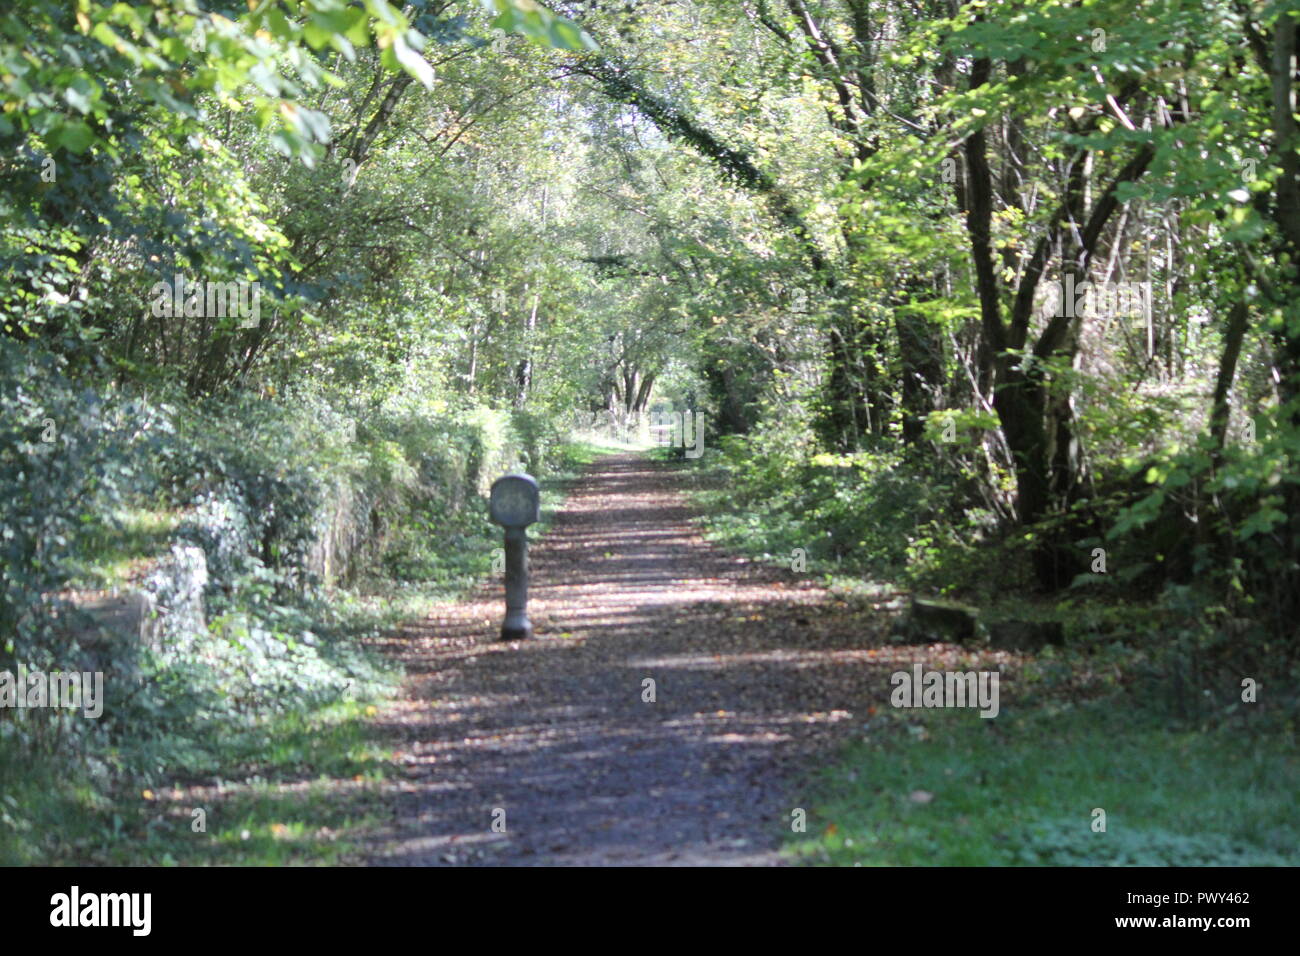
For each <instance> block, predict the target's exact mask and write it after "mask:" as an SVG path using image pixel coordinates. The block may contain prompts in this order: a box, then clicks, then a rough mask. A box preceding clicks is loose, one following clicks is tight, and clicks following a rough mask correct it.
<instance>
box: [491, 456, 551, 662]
mask: <svg viewBox="0 0 1300 956" xmlns="http://www.w3.org/2000/svg"><path fill="white" fill-rule="evenodd" d="M488 513H489V515H491V517H492V520H493V521H495V522H496V523H497V524H499V525H501V526H502V527H503V528H505V529H506V619H505V623H504V624H502V625H501V640H503V641H519V640H525V639H527V638H530V637H532V636H533V625H532V624H530V623H529V621H528V532H527V531H526V530H525V529H526V528H527V527H528V526H529V525H530V524H532V523H533V522H535V521H537V520H538V518H540V517H541V498H540V496H539V495H538V491H537V480H536V479H535V478H533V477H532V476H531V475H506V476H504V477H502V478H498V479H497V480H496V481H494V482H493V483H492V493H491V495H490V497H489V499H488Z"/></svg>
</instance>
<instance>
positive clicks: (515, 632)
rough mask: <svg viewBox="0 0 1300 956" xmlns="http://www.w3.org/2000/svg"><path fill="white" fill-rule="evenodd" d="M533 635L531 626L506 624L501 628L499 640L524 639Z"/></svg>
mask: <svg viewBox="0 0 1300 956" xmlns="http://www.w3.org/2000/svg"><path fill="white" fill-rule="evenodd" d="M532 636H533V626H532V625H531V624H525V625H524V626H523V627H519V626H517V625H508V626H506V627H503V628H501V640H503V641H526V640H528V639H529V638H531V637H532Z"/></svg>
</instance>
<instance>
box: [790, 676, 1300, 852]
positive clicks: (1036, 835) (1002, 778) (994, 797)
mask: <svg viewBox="0 0 1300 956" xmlns="http://www.w3.org/2000/svg"><path fill="white" fill-rule="evenodd" d="M920 713H922V712H918V711H892V712H891V713H890V714H889V715H887V717H886V718H883V719H882V720H880V721H877V722H876V723H877V724H879V725H882V726H878V727H876V728H875V729H873V730H869V731H868V734H869V736H868V738H867V739H866V740H864V741H863V742H861V743H859V744H856V745H854V746H852V747H850V748H849V749H848V750H847V751H846V752H845V753H844V754H843V755H842V757H841V759H840V760H839V761H837V763H836V764H835V765H834V766H833V767H832V768H830V769H829V770H826V771H824V772H823V773H822V774H820V775H819V776H818V777H817V778H816V779H815V780H814V781H812V782H811V783H810V786H811V791H812V793H813V794H814V796H813V797H812V798H811V800H810V801H809V804H807V808H808V825H807V832H806V833H805V834H793V835H792V837H791V839H790V845H789V847H788V852H789V853H790V854H791V856H792V857H793V858H795V859H797V860H800V861H802V862H805V863H811V864H823V865H825V864H829V865H840V866H854V865H861V866H914V865H947V866H975V865H979V866H983V865H1004V866H1005V865H1013V866H1015V865H1058V866H1062V865H1084V866H1087V865H1109V866H1128V865H1134V866H1163V865H1296V864H1297V863H1300V813H1297V809H1296V804H1295V794H1296V793H1297V792H1300V761H1298V760H1297V748H1296V742H1295V737H1294V733H1293V732H1292V731H1291V730H1290V729H1289V728H1281V729H1275V730H1270V731H1262V730H1259V729H1257V728H1253V727H1249V726H1245V725H1242V724H1237V725H1235V726H1234V727H1232V728H1231V729H1229V728H1227V727H1221V728H1219V729H1216V730H1211V731H1209V732H1206V731H1202V730H1180V729H1176V728H1171V727H1169V726H1162V724H1161V723H1160V722H1158V721H1157V720H1155V719H1154V718H1144V717H1142V716H1141V715H1139V714H1136V713H1134V712H1133V711H1131V710H1127V709H1119V708H1117V707H1115V706H1114V702H1113V701H1111V702H1108V703H1099V704H1095V705H1092V706H1088V707H1077V708H1072V707H1066V708H1050V709H1049V708H1037V709H1030V710H1022V711H1012V710H1005V711H1004V712H1003V714H1002V715H1000V716H999V717H997V718H994V719H981V718H979V717H978V716H976V715H975V714H974V713H971V712H956V713H953V712H941V711H930V712H925V720H924V724H922V722H921V721H920V720H917V719H913V718H914V715H918V714H920ZM902 714H906V715H908V716H907V717H906V718H903V717H900V716H899V715H902ZM899 724H909V725H910V726H911V727H912V728H913V732H912V733H897V732H891V731H890V730H889V729H888V728H889V727H890V725H895V726H894V727H893V729H894V730H898V729H900V728H899V727H898V726H897V725H899ZM927 795H930V796H929V797H928V798H927ZM1098 808H1100V809H1102V810H1104V811H1105V814H1106V819H1105V822H1106V830H1105V832H1094V829H1093V822H1094V814H1093V811H1094V810H1095V809H1098Z"/></svg>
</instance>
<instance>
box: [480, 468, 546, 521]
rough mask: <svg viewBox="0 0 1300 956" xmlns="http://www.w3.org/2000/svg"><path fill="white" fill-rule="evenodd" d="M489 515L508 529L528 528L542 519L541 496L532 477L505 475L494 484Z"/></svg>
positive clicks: (489, 498)
mask: <svg viewBox="0 0 1300 956" xmlns="http://www.w3.org/2000/svg"><path fill="white" fill-rule="evenodd" d="M488 514H489V515H490V516H491V518H492V520H493V521H495V522H496V523H497V524H499V525H502V526H503V527H506V528H526V527H527V526H528V525H530V524H532V523H533V522H535V521H537V520H539V519H540V518H541V494H540V493H539V491H538V488H537V479H536V478H534V477H533V476H532V475H503V476H502V477H500V478H498V479H497V480H496V481H494V482H492V492H491V494H490V495H489V497H488Z"/></svg>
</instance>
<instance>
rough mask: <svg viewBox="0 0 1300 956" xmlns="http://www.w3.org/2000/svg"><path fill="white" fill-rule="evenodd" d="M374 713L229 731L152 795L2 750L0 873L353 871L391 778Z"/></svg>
mask: <svg viewBox="0 0 1300 956" xmlns="http://www.w3.org/2000/svg"><path fill="white" fill-rule="evenodd" d="M372 715H373V709H372V705H368V704H365V703H364V702H361V701H346V702H342V703H338V704H333V705H329V706H327V707H323V708H320V709H318V710H316V711H314V712H311V713H304V712H291V713H288V714H284V715H280V716H277V717H275V718H272V719H267V720H263V721H259V722H257V723H255V724H253V725H252V726H247V727H244V728H231V729H228V730H227V731H225V732H223V733H222V734H221V735H220V741H219V742H217V743H215V744H214V746H213V747H211V748H210V749H209V750H207V751H205V752H204V759H201V760H199V761H195V762H187V761H183V762H180V763H178V764H177V765H176V766H175V767H172V768H169V769H168V771H166V773H167V775H168V776H167V777H164V778H160V779H164V780H166V782H163V783H155V784H153V785H152V786H145V785H143V784H142V783H140V782H139V780H138V779H137V780H136V781H135V782H130V783H128V782H125V781H123V780H119V781H117V783H116V784H110V785H105V782H104V781H103V780H96V779H95V774H94V767H93V765H78V766H75V767H69V766H68V765H67V761H66V759H65V758H60V759H58V760H55V759H53V758H50V757H45V756H39V755H32V754H30V753H21V752H18V751H16V750H15V749H13V748H10V747H5V746H2V745H0V779H3V780H5V781H6V783H5V787H4V792H3V796H0V865H6V866H13V865H26V864H38V865H64V864H70V865H86V864H97V865H184V866H190V865H212V864H220V865H267V864H319V863H337V862H353V861H355V860H357V859H360V858H361V856H362V855H363V853H364V843H365V841H366V839H367V838H368V836H369V835H370V834H371V833H372V832H373V830H374V828H375V827H376V826H377V824H378V823H379V822H380V821H381V820H383V819H384V817H383V815H382V813H381V812H380V811H381V805H382V804H383V802H384V800H385V797H384V795H383V792H382V790H381V787H382V782H383V781H384V780H385V779H386V778H388V777H389V776H392V775H393V774H394V773H395V765H394V763H393V761H392V755H391V754H389V753H387V752H385V751H384V750H383V749H382V748H381V745H380V742H379V740H378V736H377V733H376V731H375V730H374V729H373V727H372V725H371V724H370V723H369V720H368V718H369V717H371V716H372ZM195 810H202V811H203V815H202V817H201V818H200V817H199V816H197V815H196V814H195V813H194V811H195ZM200 819H202V823H203V829H202V830H196V829H195V825H196V823H197V822H198V821H199V820H200Z"/></svg>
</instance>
